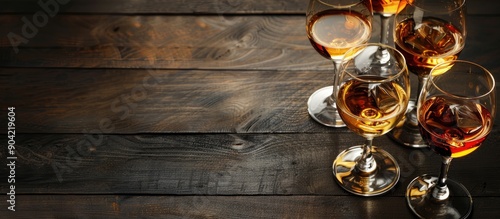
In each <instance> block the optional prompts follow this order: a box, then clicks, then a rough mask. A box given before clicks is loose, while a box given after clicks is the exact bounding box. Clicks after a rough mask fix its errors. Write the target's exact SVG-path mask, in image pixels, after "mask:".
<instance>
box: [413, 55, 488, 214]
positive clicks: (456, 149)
mask: <svg viewBox="0 0 500 219" xmlns="http://www.w3.org/2000/svg"><path fill="white" fill-rule="evenodd" d="M417 111H418V112H417V116H418V122H419V126H420V132H421V134H422V136H423V138H424V139H425V141H426V142H427V143H428V144H429V146H430V148H431V149H432V150H433V151H434V152H436V153H438V154H439V155H441V156H442V160H443V161H442V166H441V173H440V175H439V177H435V176H430V175H422V176H419V177H417V178H415V179H414V180H413V181H412V182H411V183H410V184H409V185H408V188H407V191H406V200H407V202H408V205H409V206H410V208H411V209H412V210H413V212H414V213H415V214H417V215H418V216H419V217H422V218H430V217H432V218H465V217H467V216H468V215H469V214H470V212H471V210H472V197H471V195H470V193H469V192H468V191H467V189H466V188H465V187H464V186H463V185H462V184H460V183H458V182H455V181H453V180H450V179H448V169H449V167H450V162H451V160H452V159H453V158H457V157H462V156H465V155H468V154H470V153H471V152H473V151H474V150H476V149H477V148H478V147H479V146H480V145H481V143H482V142H483V141H484V140H485V139H486V137H487V136H488V134H489V133H490V131H491V129H492V127H493V121H494V117H495V79H494V78H493V75H491V73H490V72H489V71H488V70H486V69H485V68H484V67H481V66H480V65H478V64H475V63H472V62H468V61H461V60H455V61H449V62H444V63H442V64H439V65H437V66H436V67H434V68H433V70H432V71H431V74H430V76H429V78H428V80H427V82H426V83H425V84H424V86H423V88H422V92H421V93H420V97H419V100H418V102H417Z"/></svg>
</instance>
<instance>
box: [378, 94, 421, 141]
mask: <svg viewBox="0 0 500 219" xmlns="http://www.w3.org/2000/svg"><path fill="white" fill-rule="evenodd" d="M400 124H401V125H398V126H396V127H394V128H393V129H392V130H391V131H390V132H389V133H387V136H389V137H390V138H391V139H392V140H394V141H396V142H397V143H399V144H401V145H404V146H407V147H411V148H425V147H427V143H426V142H425V141H424V139H423V138H422V135H420V130H419V128H418V120H417V110H416V106H415V102H414V101H410V102H409V103H408V111H407V113H406V115H405V117H404V118H403V121H401V122H400Z"/></svg>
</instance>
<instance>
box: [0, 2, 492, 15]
mask: <svg viewBox="0 0 500 219" xmlns="http://www.w3.org/2000/svg"><path fill="white" fill-rule="evenodd" d="M43 2H56V1H55V0H46V1H43ZM66 2H67V3H66ZM307 2H308V1H307V0H306V1H303V0H288V1H244V0H237V1H225V0H212V1H204V0H190V1H189V4H186V2H185V1H181V0H150V1H147V4H144V2H143V1H131V0H128V1H124V0H64V1H63V0H59V1H58V2H57V3H58V4H57V5H58V10H55V6H54V7H50V9H43V8H42V7H41V6H40V5H39V3H38V0H0V3H1V4H2V7H0V12H2V13H35V12H38V11H42V10H45V11H48V12H51V11H57V12H58V13H92V14H95V13H103V14H136V13H141V14H178V13H186V14H191V13H193V14H217V15H222V14H235V13H237V14H263V13H266V14H282V13H286V14H304V13H305V11H306V8H307ZM46 4H49V3H46ZM499 6H500V5H499V3H498V2H494V1H487V0H473V1H467V7H468V13H469V14H482V15H486V14H498V10H496V9H497V8H498V7H499Z"/></svg>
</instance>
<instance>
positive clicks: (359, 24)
mask: <svg viewBox="0 0 500 219" xmlns="http://www.w3.org/2000/svg"><path fill="white" fill-rule="evenodd" d="M372 17H373V12H372V5H371V1H370V0H310V1H309V6H308V8H307V12H306V30H307V37H308V38H309V41H310V42H311V45H312V46H313V47H314V49H316V51H317V52H318V53H319V54H321V55H322V56H323V57H325V58H327V59H330V60H332V61H333V67H334V72H333V85H335V84H337V82H336V81H337V78H338V68H339V64H340V62H341V60H342V58H344V53H345V52H346V51H347V50H348V49H350V48H351V47H353V46H357V45H360V44H363V43H366V42H367V41H368V40H369V39H370V37H371V31H372V26H371V22H372ZM336 90H337V87H336V86H328V87H323V88H321V89H319V90H317V91H316V92H314V93H313V94H312V95H311V96H310V97H309V100H308V102H307V106H308V112H309V115H310V116H311V117H312V118H313V119H314V120H316V121H317V122H319V123H321V124H323V125H325V126H330V127H343V126H345V124H344V122H343V121H342V119H341V118H340V116H339V114H338V112H337V106H336V103H335V98H334V94H335V93H336Z"/></svg>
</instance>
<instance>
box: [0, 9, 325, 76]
mask: <svg viewBox="0 0 500 219" xmlns="http://www.w3.org/2000/svg"><path fill="white" fill-rule="evenodd" d="M1 18H5V19H2V20H5V22H4V23H5V25H3V26H2V28H0V37H1V38H0V46H1V48H0V57H2V59H0V60H1V61H0V65H2V66H40V67H50V66H53V67H56V66H57V67H86V68H89V67H99V68H102V67H113V68H138V67H147V68H189V69H198V68H205V69H206V68H210V69H228V68H232V69H296V70H299V69H317V68H321V67H323V69H325V68H331V63H330V62H329V61H328V60H326V59H324V58H322V57H321V56H320V55H318V54H317V53H316V51H315V50H314V49H313V48H312V47H311V45H310V43H309V41H308V40H307V37H306V34H305V27H304V22H305V20H304V19H305V18H304V17H303V16H269V17H267V16H266V17H264V16H243V17H238V16H229V17H219V16H104V15H102V16H95V15H89V16H82V15H61V16H57V17H54V18H53V19H52V20H50V22H48V23H47V25H46V26H44V27H43V28H39V31H38V32H37V34H36V35H34V36H33V37H32V38H30V39H27V43H20V44H19V46H18V49H19V51H18V52H16V51H15V49H14V47H13V46H12V45H13V44H12V43H11V40H10V39H9V38H8V37H7V36H8V34H9V33H15V34H17V35H20V36H22V33H23V32H22V30H23V25H24V22H22V18H23V17H22V16H17V15H2V16H1ZM54 33H58V34H54ZM14 42H16V41H14ZM14 45H15V44H14ZM30 60H31V61H30Z"/></svg>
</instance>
